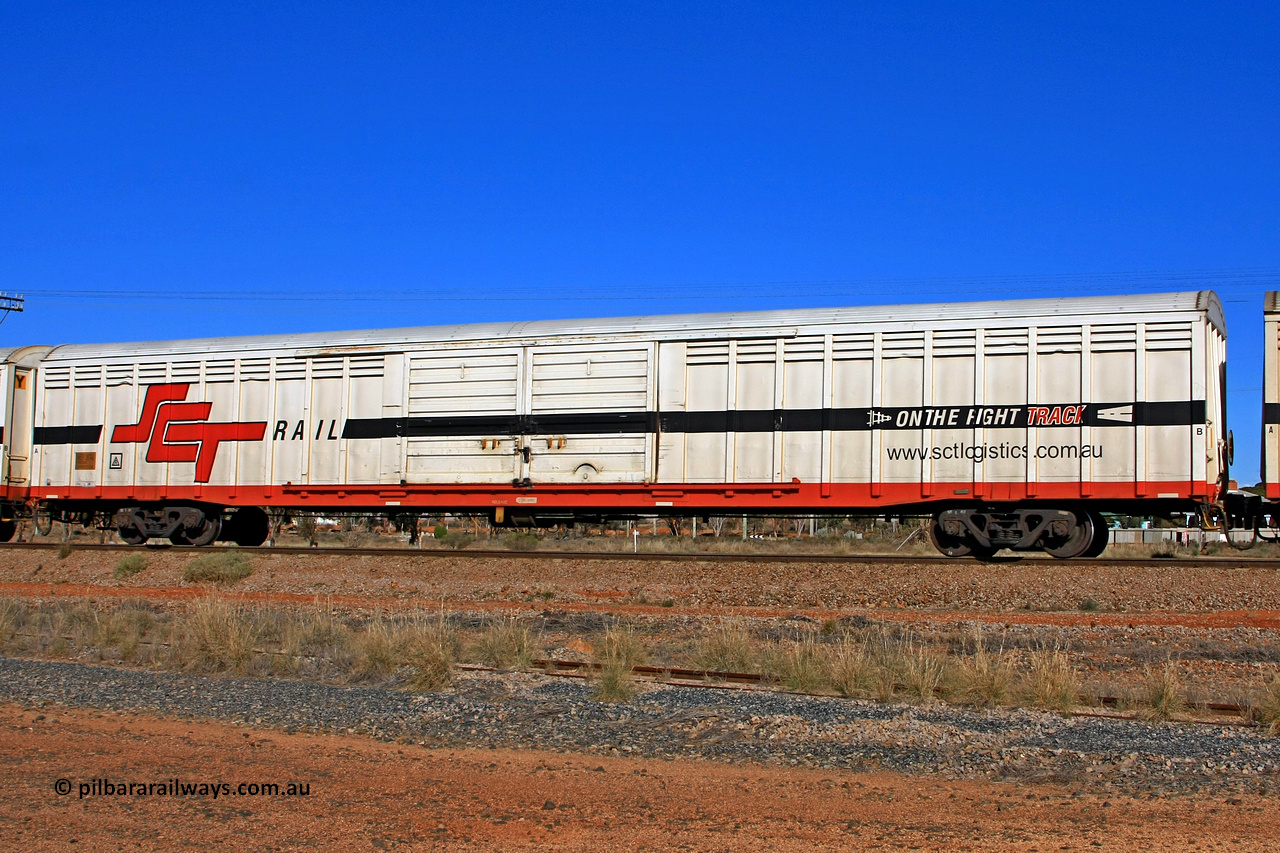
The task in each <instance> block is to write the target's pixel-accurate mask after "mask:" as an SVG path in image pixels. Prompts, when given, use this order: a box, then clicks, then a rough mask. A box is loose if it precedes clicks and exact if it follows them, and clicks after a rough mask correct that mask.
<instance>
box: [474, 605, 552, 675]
mask: <svg viewBox="0 0 1280 853" xmlns="http://www.w3.org/2000/svg"><path fill="white" fill-rule="evenodd" d="M537 649H538V638H537V637H536V636H535V635H534V633H533V632H532V631H530V630H529V629H528V628H527V627H525V626H524V625H521V624H520V622H519V621H518V620H516V619H514V618H501V619H495V620H493V621H491V622H490V623H489V625H488V627H487V628H485V630H484V633H482V634H481V635H480V637H479V638H478V639H477V640H476V642H475V644H474V646H473V647H472V654H473V655H474V656H475V659H476V660H477V661H479V662H480V663H482V664H484V665H485V666H491V667H494V668H495V669H507V668H509V667H512V666H514V667H516V668H519V669H524V668H527V667H528V666H530V664H532V662H533V658H534V655H535V653H536V652H537Z"/></svg>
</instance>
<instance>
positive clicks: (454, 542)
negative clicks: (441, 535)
mask: <svg viewBox="0 0 1280 853" xmlns="http://www.w3.org/2000/svg"><path fill="white" fill-rule="evenodd" d="M473 541H475V537H474V536H472V535H471V534H469V533H450V534H449V535H448V536H447V537H445V540H444V546H445V547H446V548H452V549H453V550H455V551H461V550H462V549H463V548H465V547H467V546H468V545H470V544H471V543H472V542H473Z"/></svg>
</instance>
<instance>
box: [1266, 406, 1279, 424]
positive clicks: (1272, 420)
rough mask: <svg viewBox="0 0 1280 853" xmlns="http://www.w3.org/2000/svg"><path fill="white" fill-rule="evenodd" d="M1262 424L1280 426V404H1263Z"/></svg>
mask: <svg viewBox="0 0 1280 853" xmlns="http://www.w3.org/2000/svg"><path fill="white" fill-rule="evenodd" d="M1262 422H1263V423H1264V424H1280V403H1263V404H1262Z"/></svg>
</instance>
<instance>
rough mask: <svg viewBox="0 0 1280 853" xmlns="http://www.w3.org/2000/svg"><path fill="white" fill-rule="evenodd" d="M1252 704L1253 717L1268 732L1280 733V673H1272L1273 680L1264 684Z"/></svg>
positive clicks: (1271, 733)
mask: <svg viewBox="0 0 1280 853" xmlns="http://www.w3.org/2000/svg"><path fill="white" fill-rule="evenodd" d="M1250 704H1251V706H1252V707H1251V709H1250V710H1251V712H1252V716H1253V718H1254V719H1255V720H1257V721H1258V723H1259V724H1260V725H1262V726H1263V727H1264V728H1265V729H1266V731H1267V734H1269V735H1272V736H1273V737H1274V736H1275V735H1280V673H1275V672H1273V673H1272V674H1271V680H1270V681H1267V682H1266V683H1264V684H1263V685H1262V689H1261V690H1259V691H1258V693H1257V694H1255V696H1254V697H1253V701H1252V702H1251V703H1250Z"/></svg>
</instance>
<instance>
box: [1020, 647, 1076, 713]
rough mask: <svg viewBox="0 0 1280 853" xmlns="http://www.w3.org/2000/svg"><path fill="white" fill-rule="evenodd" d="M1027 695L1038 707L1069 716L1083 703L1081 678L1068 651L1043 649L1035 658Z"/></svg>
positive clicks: (1032, 659)
mask: <svg viewBox="0 0 1280 853" xmlns="http://www.w3.org/2000/svg"><path fill="white" fill-rule="evenodd" d="M1026 692H1027V697H1028V698H1029V699H1030V700H1031V702H1032V704H1034V705H1036V706H1037V707H1040V708H1046V709H1048V710H1050V711H1058V712H1059V713H1063V714H1067V713H1070V712H1071V710H1072V709H1073V708H1075V706H1076V704H1077V703H1078V701H1079V696H1080V678H1079V676H1078V675H1077V674H1076V671H1075V667H1073V666H1072V665H1071V661H1070V660H1068V659H1067V656H1066V654H1065V653H1064V652H1062V651H1060V650H1058V649H1053V650H1049V649H1041V650H1040V651H1038V652H1036V653H1035V654H1034V655H1032V656H1031V675H1030V677H1029V678H1028V680H1027V687H1026Z"/></svg>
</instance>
